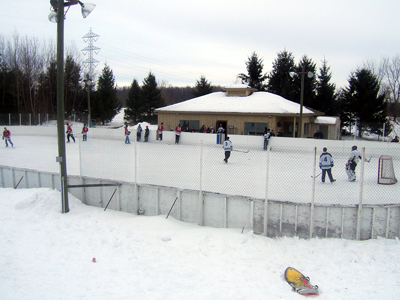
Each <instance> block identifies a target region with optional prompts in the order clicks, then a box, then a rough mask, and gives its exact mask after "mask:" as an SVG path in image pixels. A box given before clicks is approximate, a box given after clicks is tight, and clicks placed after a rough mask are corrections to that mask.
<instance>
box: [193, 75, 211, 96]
mask: <svg viewBox="0 0 400 300" xmlns="http://www.w3.org/2000/svg"><path fill="white" fill-rule="evenodd" d="M212 91H213V87H212V86H211V82H208V81H207V79H206V77H205V76H201V77H200V80H196V86H195V88H194V89H193V90H192V94H193V96H194V97H200V96H204V95H207V94H210V93H211V92H212Z"/></svg>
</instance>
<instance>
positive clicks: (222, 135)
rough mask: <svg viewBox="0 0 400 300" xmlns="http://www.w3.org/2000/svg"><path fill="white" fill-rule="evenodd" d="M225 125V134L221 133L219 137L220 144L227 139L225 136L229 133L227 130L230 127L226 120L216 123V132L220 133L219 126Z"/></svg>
mask: <svg viewBox="0 0 400 300" xmlns="http://www.w3.org/2000/svg"><path fill="white" fill-rule="evenodd" d="M221 126H222V127H223V128H224V129H225V131H224V133H223V134H220V137H219V142H220V144H222V143H223V142H224V141H225V137H226V135H227V133H228V132H227V131H228V127H227V122H226V121H217V123H216V124H215V132H217V133H218V128H220V127H221Z"/></svg>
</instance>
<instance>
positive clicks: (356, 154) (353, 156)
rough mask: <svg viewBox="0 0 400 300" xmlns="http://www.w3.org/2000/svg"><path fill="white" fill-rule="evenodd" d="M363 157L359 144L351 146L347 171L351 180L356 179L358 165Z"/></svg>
mask: <svg viewBox="0 0 400 300" xmlns="http://www.w3.org/2000/svg"><path fill="white" fill-rule="evenodd" d="M361 158H362V157H361V153H360V151H358V150H357V146H353V147H351V153H350V158H349V160H348V161H347V164H346V173H347V176H348V177H349V180H350V181H356V167H357V164H358V162H359V160H360V159H361Z"/></svg>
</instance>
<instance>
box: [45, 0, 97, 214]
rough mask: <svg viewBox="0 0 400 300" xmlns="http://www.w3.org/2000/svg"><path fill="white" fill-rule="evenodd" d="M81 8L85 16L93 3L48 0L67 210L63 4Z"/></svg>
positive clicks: (63, 202)
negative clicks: (54, 39)
mask: <svg viewBox="0 0 400 300" xmlns="http://www.w3.org/2000/svg"><path fill="white" fill-rule="evenodd" d="M78 3H79V5H80V6H81V8H82V16H83V17H84V18H86V17H87V16H88V15H89V14H90V13H91V11H92V10H93V9H94V7H95V5H94V4H89V3H88V4H86V5H85V4H83V3H82V2H81V1H66V2H65V3H64V0H58V1H57V0H50V4H51V12H50V14H49V20H50V21H51V22H55V23H57V138H58V156H57V158H56V161H57V162H59V163H60V189H61V211H62V213H67V212H69V204H68V176H67V157H66V151H65V136H64V17H65V14H64V6H67V7H68V8H69V6H71V5H75V4H78Z"/></svg>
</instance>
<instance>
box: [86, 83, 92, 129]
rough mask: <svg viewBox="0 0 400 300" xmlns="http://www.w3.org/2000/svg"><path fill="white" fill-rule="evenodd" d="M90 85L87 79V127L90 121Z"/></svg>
mask: <svg viewBox="0 0 400 300" xmlns="http://www.w3.org/2000/svg"><path fill="white" fill-rule="evenodd" d="M91 86H92V81H91V80H90V79H88V80H87V81H86V88H87V98H88V123H87V124H88V127H91V123H92V122H91V121H90V117H91V113H90V89H91Z"/></svg>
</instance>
